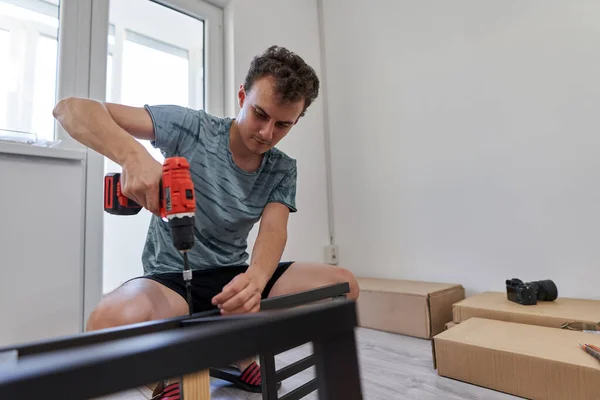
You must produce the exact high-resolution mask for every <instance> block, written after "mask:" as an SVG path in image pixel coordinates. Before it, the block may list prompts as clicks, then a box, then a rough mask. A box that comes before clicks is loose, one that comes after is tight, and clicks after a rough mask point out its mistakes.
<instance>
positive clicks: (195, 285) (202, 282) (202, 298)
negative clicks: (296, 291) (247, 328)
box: [140, 261, 294, 313]
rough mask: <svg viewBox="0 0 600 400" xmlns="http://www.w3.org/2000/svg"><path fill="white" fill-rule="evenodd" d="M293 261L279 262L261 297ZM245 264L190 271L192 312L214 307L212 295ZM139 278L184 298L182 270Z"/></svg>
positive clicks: (245, 266) (239, 271)
mask: <svg viewBox="0 0 600 400" xmlns="http://www.w3.org/2000/svg"><path fill="white" fill-rule="evenodd" d="M293 263H294V262H293V261H288V262H281V263H279V265H278V266H277V269H276V270H275V272H274V273H273V276H272V277H271V279H269V281H268V282H267V285H266V286H265V289H264V290H263V292H262V298H263V299H266V298H267V297H268V296H269V293H270V292H271V289H272V288H273V285H274V284H275V282H277V279H279V278H280V277H281V275H283V273H284V272H285V271H287V269H288V268H289V267H290V265H292V264H293ZM247 269H248V266H247V265H240V266H233V267H222V268H213V269H208V270H194V271H193V273H192V301H193V302H194V312H195V313H196V312H202V311H208V310H212V309H215V308H216V306H214V305H213V304H212V303H211V300H212V298H213V297H215V296H216V295H217V294H219V293H221V291H222V290H223V287H224V286H225V285H227V284H228V283H229V282H230V281H231V280H232V279H233V278H234V277H235V276H236V275H239V274H241V273H244V272H246V270H247ZM140 278H146V279H152V280H154V281H156V282H158V283H160V284H163V285H164V286H166V287H168V288H169V289H171V290H173V291H175V292H177V293H179V295H181V297H183V298H184V299H186V301H187V296H186V288H185V282H184V280H183V273H182V272H166V273H162V274H154V275H144V276H142V277H140Z"/></svg>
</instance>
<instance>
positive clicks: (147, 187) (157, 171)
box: [121, 151, 162, 217]
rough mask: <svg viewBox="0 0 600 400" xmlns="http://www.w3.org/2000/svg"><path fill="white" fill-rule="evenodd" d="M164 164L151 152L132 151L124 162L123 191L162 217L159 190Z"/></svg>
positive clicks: (122, 174) (125, 194)
mask: <svg viewBox="0 0 600 400" xmlns="http://www.w3.org/2000/svg"><path fill="white" fill-rule="evenodd" d="M161 177H162V165H161V164H160V163H159V162H158V161H156V160H155V159H154V158H153V157H152V156H151V155H150V153H148V152H146V151H139V152H135V153H131V155H130V156H129V157H127V159H126V160H125V162H124V163H123V172H122V173H121V192H122V193H123V195H124V196H126V197H128V198H130V199H131V200H134V201H135V202H137V203H138V204H139V205H141V206H142V207H144V208H146V209H147V210H149V211H150V212H151V213H153V214H155V215H157V216H159V217H160V203H159V191H160V180H161Z"/></svg>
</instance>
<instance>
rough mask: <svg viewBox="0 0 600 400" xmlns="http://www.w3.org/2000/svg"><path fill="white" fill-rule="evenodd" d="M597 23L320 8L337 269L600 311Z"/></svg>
mask: <svg viewBox="0 0 600 400" xmlns="http://www.w3.org/2000/svg"><path fill="white" fill-rule="evenodd" d="M599 19H600V3H598V2H566V1H559V0H554V1H548V0H537V1H533V0H531V1H527V2H524V1H519V0H505V1H494V2H481V1H476V0H455V1H452V2H443V1H432V0H422V1H418V2H415V1H399V0H389V1H383V0H379V1H374V0H324V21H325V32H324V37H325V50H326V60H324V61H325V65H326V68H327V74H328V78H329V79H328V82H327V83H328V90H329V94H328V95H329V98H330V102H329V104H328V106H329V110H330V114H329V120H330V121H331V122H330V126H331V135H332V138H331V141H332V142H331V146H332V159H333V194H334V198H333V199H334V204H335V213H334V219H335V231H336V241H337V243H338V244H339V246H340V262H341V264H343V265H346V266H347V267H349V268H351V269H352V270H353V271H354V272H355V273H357V274H359V275H369V276H378V277H390V278H406V279H425V280H430V281H447V282H459V283H462V284H463V285H465V287H466V288H467V290H468V292H478V291H483V290H499V291H503V290H504V280H505V279H506V278H511V277H513V276H514V277H521V278H522V279H525V280H539V279H547V278H551V279H554V280H555V281H556V282H557V285H558V288H559V294H560V295H562V296H578V297H587V298H600V295H599V294H598V293H599V292H598V289H597V285H596V284H595V283H594V280H593V278H592V277H593V276H595V275H596V272H597V271H598V270H599V269H598V264H599V262H600V246H598V234H599V233H598V226H599V223H600V207H599V206H598V203H599V201H598V200H599V199H600V186H598V182H599V178H600V157H598V151H597V150H598V147H599V146H600V136H599V135H598V132H597V129H596V128H597V125H598V117H597V115H598V112H597V104H599V103H600V81H599V80H598V78H597V76H598V75H597V72H598V65H599V63H600V53H599V52H598V47H599V45H600V25H598V23H597V21H598V20H599ZM294 20H296V18H292V19H291V21H294ZM277 23H278V22H277V21H275V24H277ZM281 23H283V22H281ZM285 23H290V20H286V21H285ZM293 30H294V27H290V29H289V31H290V32H291V31H293ZM303 31H304V33H305V34H306V32H309V31H310V29H308V27H305V28H304V29H303ZM590 278H591V279H590Z"/></svg>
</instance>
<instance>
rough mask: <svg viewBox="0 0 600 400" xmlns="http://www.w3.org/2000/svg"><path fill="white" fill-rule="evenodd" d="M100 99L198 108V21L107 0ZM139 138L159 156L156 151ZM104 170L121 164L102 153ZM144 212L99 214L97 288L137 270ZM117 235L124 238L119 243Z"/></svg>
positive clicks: (145, 0)
mask: <svg viewBox="0 0 600 400" xmlns="http://www.w3.org/2000/svg"><path fill="white" fill-rule="evenodd" d="M107 45H108V46H107V47H108V49H107V67H108V68H107V74H106V99H107V101H109V102H114V103H120V104H126V105H130V106H136V107H142V106H144V105H145V104H150V105H157V104H175V105H180V106H184V107H190V108H195V109H199V108H204V97H205V93H204V87H205V85H204V79H205V78H204V72H203V71H204V59H205V48H204V22H203V21H202V20H199V19H196V18H193V17H191V16H189V15H186V14H184V13H181V12H177V11H175V10H173V9H171V8H167V7H165V6H162V5H160V4H157V3H155V2H153V1H150V0H111V1H110V10H109V26H108V37H107ZM140 143H141V144H142V145H143V146H145V148H146V149H147V150H148V151H149V152H150V154H151V155H152V156H153V157H154V158H155V159H156V160H157V161H159V162H161V163H162V162H163V161H164V157H163V155H162V154H161V152H160V151H159V150H157V149H155V148H153V147H152V145H151V144H150V142H149V141H146V140H140ZM104 168H105V172H120V171H121V167H120V166H119V165H117V164H116V163H114V162H112V161H111V160H110V159H108V158H105V165H104ZM149 222H150V213H149V212H148V211H147V210H142V211H141V212H140V213H139V214H137V215H135V216H133V217H131V218H127V219H123V218H119V217H115V216H113V215H109V214H106V213H105V215H104V244H103V246H104V248H103V265H104V267H103V285H104V287H103V290H104V293H108V292H110V291H111V290H113V289H114V288H116V287H117V286H119V285H120V284H121V283H122V282H123V281H125V280H127V279H130V278H132V277H134V276H139V275H140V274H142V273H143V270H142V265H141V256H142V251H143V247H144V238H145V237H146V234H147V231H148V224H149ZM123 240H125V241H127V242H128V245H127V247H126V249H123V246H122V243H123Z"/></svg>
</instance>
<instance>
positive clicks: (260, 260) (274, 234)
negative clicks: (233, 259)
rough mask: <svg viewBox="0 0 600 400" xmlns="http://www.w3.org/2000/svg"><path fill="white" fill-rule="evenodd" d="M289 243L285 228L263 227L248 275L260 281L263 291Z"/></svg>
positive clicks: (255, 246)
mask: <svg viewBox="0 0 600 400" xmlns="http://www.w3.org/2000/svg"><path fill="white" fill-rule="evenodd" d="M286 242H287V231H286V229H285V228H275V227H269V226H261V227H260V230H259V232H258V236H257V238H256V242H255V243H254V248H253V250H252V259H251V262H250V267H249V268H248V273H249V274H251V275H253V276H256V277H257V278H258V279H259V284H260V286H261V287H260V289H261V291H262V290H263V289H264V288H265V285H266V284H267V282H268V281H269V279H271V276H273V273H274V272H275V270H276V269H277V266H278V265H279V261H280V260H281V256H282V254H283V250H284V249H285V245H286Z"/></svg>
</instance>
